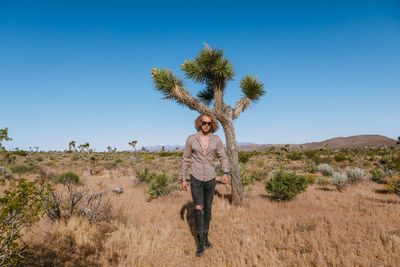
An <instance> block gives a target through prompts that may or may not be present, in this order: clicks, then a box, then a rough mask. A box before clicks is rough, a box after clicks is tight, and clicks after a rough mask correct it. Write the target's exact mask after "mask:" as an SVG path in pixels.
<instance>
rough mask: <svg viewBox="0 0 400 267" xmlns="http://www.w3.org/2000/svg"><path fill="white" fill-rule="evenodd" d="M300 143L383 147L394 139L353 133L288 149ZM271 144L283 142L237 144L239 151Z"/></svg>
mask: <svg viewBox="0 0 400 267" xmlns="http://www.w3.org/2000/svg"><path fill="white" fill-rule="evenodd" d="M300 145H301V146H302V147H303V149H320V148H324V147H325V146H328V147H329V148H330V149H341V148H356V147H359V148H363V147H377V146H380V147H384V146H394V145H396V140H394V139H391V138H388V137H386V136H382V135H355V136H350V137H336V138H331V139H328V140H325V141H322V142H312V143H306V144H290V149H299V148H300ZM271 146H276V147H281V146H284V144H279V145H272V144H268V145H254V144H253V145H248V146H239V150H241V151H253V150H258V151H260V150H266V149H268V148H269V147H271Z"/></svg>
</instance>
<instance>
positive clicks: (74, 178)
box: [53, 171, 80, 184]
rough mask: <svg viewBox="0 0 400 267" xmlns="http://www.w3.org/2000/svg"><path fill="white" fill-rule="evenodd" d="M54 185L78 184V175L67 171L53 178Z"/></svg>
mask: <svg viewBox="0 0 400 267" xmlns="http://www.w3.org/2000/svg"><path fill="white" fill-rule="evenodd" d="M53 180H54V182H55V183H61V184H71V183H72V184H77V183H79V181H80V180H79V175H78V174H76V173H75V172H73V171H67V172H64V173H61V174H59V175H56V176H54V177H53Z"/></svg>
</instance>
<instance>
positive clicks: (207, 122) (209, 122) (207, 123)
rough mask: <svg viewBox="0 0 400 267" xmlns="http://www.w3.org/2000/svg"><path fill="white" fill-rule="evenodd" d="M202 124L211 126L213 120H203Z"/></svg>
mask: <svg viewBox="0 0 400 267" xmlns="http://www.w3.org/2000/svg"><path fill="white" fill-rule="evenodd" d="M201 125H208V126H211V125H212V122H211V121H202V122H201Z"/></svg>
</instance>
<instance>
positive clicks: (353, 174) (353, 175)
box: [346, 167, 365, 183]
mask: <svg viewBox="0 0 400 267" xmlns="http://www.w3.org/2000/svg"><path fill="white" fill-rule="evenodd" d="M346 174H347V178H348V179H349V182H350V183H357V182H360V181H362V180H363V179H364V178H365V172H364V170H362V169H360V168H352V167H347V168H346Z"/></svg>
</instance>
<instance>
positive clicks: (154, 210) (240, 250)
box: [24, 156, 400, 266]
mask: <svg viewBox="0 0 400 267" xmlns="http://www.w3.org/2000/svg"><path fill="white" fill-rule="evenodd" d="M68 164H70V165H68ZM102 164H103V163H102ZM102 164H100V166H104V165H102ZM144 164H146V166H148V167H149V168H150V170H151V171H156V170H157V171H159V172H160V171H163V170H164V171H166V172H167V173H169V175H176V174H177V173H178V172H179V161H178V160H177V159H175V158H171V159H168V158H160V159H158V160H155V161H153V162H150V163H141V165H138V166H130V165H129V164H127V163H126V162H122V163H118V165H116V166H108V169H107V168H106V167H104V168H103V169H102V171H101V172H100V173H98V175H94V176H93V175H90V173H89V171H88V169H89V164H88V163H86V165H85V163H82V164H80V163H79V162H70V161H68V159H62V160H59V162H58V163H57V164H56V165H54V166H49V167H47V169H46V170H47V171H52V172H54V173H58V172H62V171H65V170H73V171H76V172H78V173H79V174H80V176H81V178H82V181H83V186H87V187H89V188H91V189H92V190H97V191H102V190H106V189H111V188H114V187H118V186H121V187H123V188H124V193H123V194H121V195H114V196H111V197H110V201H111V204H112V207H113V219H112V220H111V221H109V222H102V223H97V224H90V223H89V222H88V221H87V220H86V219H84V218H77V217H73V218H71V219H69V220H62V221H57V222H51V221H50V220H49V219H47V218H43V219H42V220H41V221H40V222H39V223H38V224H36V225H35V226H34V227H31V228H30V229H26V232H25V235H24V239H25V240H26V241H27V242H28V244H29V246H30V252H31V253H32V256H33V257H32V259H33V260H31V261H30V262H29V265H32V266H396V265H398V263H399V262H400V216H399V212H400V199H399V197H398V196H396V195H394V194H383V193H384V192H385V191H383V188H384V187H383V185H379V184H375V183H372V182H369V181H366V182H362V183H360V184H357V185H354V186H349V187H348V188H346V189H345V190H344V192H338V191H335V190H331V189H329V188H324V187H320V186H319V185H312V186H310V187H309V188H308V189H307V192H305V193H303V194H301V195H300V196H298V197H297V198H295V199H294V200H293V201H290V202H274V201H272V200H270V198H269V197H268V196H267V195H266V193H265V190H264V184H263V182H262V181H258V182H256V183H255V184H254V185H253V186H251V187H250V188H249V189H248V191H247V194H246V198H245V199H244V202H243V205H242V206H241V207H233V206H231V205H230V204H229V200H228V196H226V195H225V194H226V188H225V187H224V186H223V185H221V184H219V185H217V191H218V192H219V194H217V195H216V196H215V198H214V205H213V219H212V223H211V229H210V241H211V242H212V243H213V245H214V247H213V248H212V249H209V250H207V251H206V253H205V254H204V256H203V257H201V258H197V257H196V256H195V250H196V243H195V239H194V221H193V215H192V212H193V204H192V202H191V196H190V192H182V191H180V192H176V193H175V194H174V195H172V196H169V197H164V198H159V199H155V200H153V201H151V202H146V197H145V194H144V191H145V189H146V185H144V184H140V183H139V184H136V183H135V179H134V178H135V177H134V176H135V173H136V171H142V170H143V168H144ZM276 164H277V162H275V161H274V159H273V157H270V158H263V157H261V156H255V157H254V158H252V159H251V161H249V163H248V164H247V165H248V168H250V169H252V170H256V171H270V170H271V169H273V167H271V166H274V165H276ZM284 164H285V165H287V166H290V168H291V169H292V170H298V171H301V170H302V168H303V169H304V166H303V165H301V164H302V163H301V162H290V163H289V164H286V163H284ZM171 166H172V167H171ZM224 195H225V196H226V197H224Z"/></svg>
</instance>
